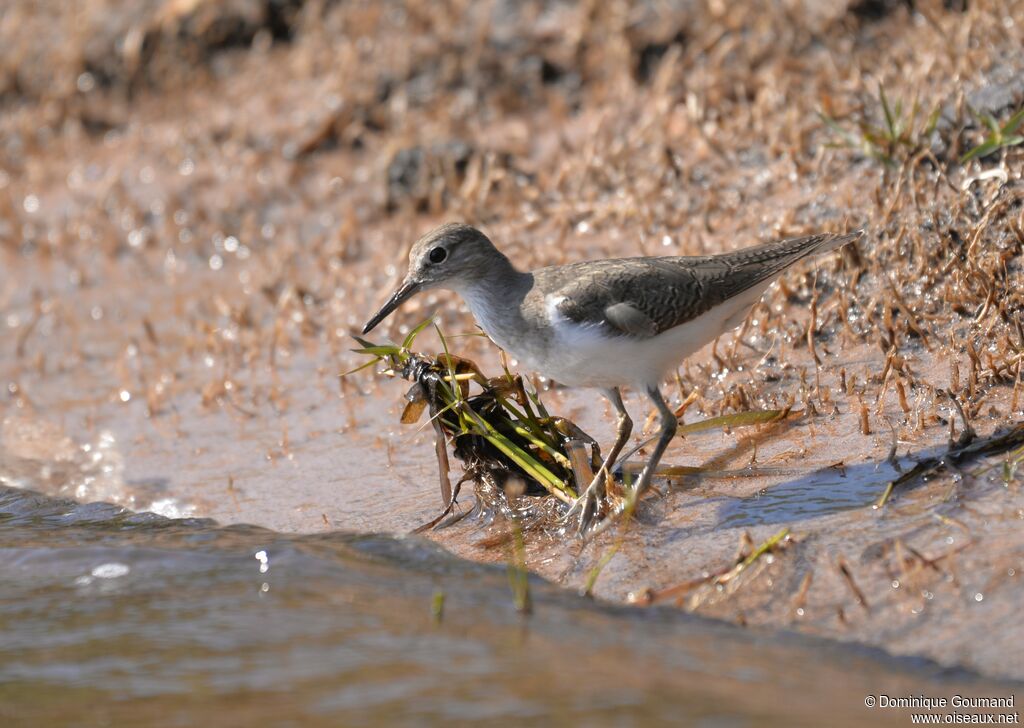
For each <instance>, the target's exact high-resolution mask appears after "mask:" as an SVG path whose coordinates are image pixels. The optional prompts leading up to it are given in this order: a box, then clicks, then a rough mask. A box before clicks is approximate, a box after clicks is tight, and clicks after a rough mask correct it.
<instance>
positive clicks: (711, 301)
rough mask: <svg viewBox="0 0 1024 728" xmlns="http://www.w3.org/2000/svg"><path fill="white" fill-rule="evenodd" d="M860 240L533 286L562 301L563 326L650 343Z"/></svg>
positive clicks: (785, 246)
mask: <svg viewBox="0 0 1024 728" xmlns="http://www.w3.org/2000/svg"><path fill="white" fill-rule="evenodd" d="M859 235H860V233H853V234H851V235H845V236H835V235H808V236H806V237H802V238H791V239H788V240H782V241H778V242H772V243H765V244H764V245H758V246H756V247H753V248H746V249H743V250H738V251H735V252H732V253H723V254H721V255H708V256H699V257H697V256H694V257H682V256H668V257H659V258H622V259H617V260H595V261H587V262H583V263H570V264H569V265H563V266H557V267H553V268H542V269H541V270H539V271H535V272H534V274H533V275H534V279H535V280H536V281H537V287H538V288H540V289H543V290H546V291H548V292H551V293H554V292H557V294H558V295H561V296H564V300H563V301H562V302H561V303H560V304H558V311H559V312H560V313H561V314H562V315H563V316H565V317H566V318H567V319H569V320H570V321H575V322H577V323H581V324H599V323H600V324H604V325H606V326H607V328H608V331H609V333H614V334H622V335H626V336H637V337H650V336H656V335H657V334H660V333H662V332H663V331H667V330H668V329H671V328H674V327H676V326H679V325H680V324H684V323H686V322H687V321H690V320H691V319H695V318H697V317H698V316H700V315H701V314H703V313H706V312H707V311H709V310H710V309H712V308H714V307H715V306H717V305H719V304H721V303H722V302H724V301H726V300H728V299H730V298H732V297H733V296H736V295H738V294H740V293H742V292H743V291H745V290H748V289H749V288H751V287H753V286H755V285H757V284H759V283H762V282H764V281H765V280H770V279H772V278H774V277H775V275H776V274H777V273H780V272H781V271H783V270H785V269H786V268H788V267H789V266H791V265H793V263H795V262H796V261H798V260H800V259H801V258H804V257H806V256H807V255H810V254H812V253H814V252H818V250H819V248H821V247H823V246H828V247H835V246H837V245H843V244H845V243H847V242H849V241H851V240H854V239H856V238H857V237H859Z"/></svg>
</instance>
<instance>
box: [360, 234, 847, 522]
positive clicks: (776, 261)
mask: <svg viewBox="0 0 1024 728" xmlns="http://www.w3.org/2000/svg"><path fill="white" fill-rule="evenodd" d="M863 234H864V231H863V230H856V231H853V232H850V233H845V234H834V233H819V234H815V235H807V236H803V237H795V238H787V239H783V240H775V241H772V242H766V243H762V244H759V245H754V246H752V247H747V248H741V249H738V250H734V251H732V252H725V253H719V254H715V255H701V256H658V257H652V256H645V257H632V258H614V259H599V260H587V261H580V262H574V263H567V264H563V265H554V266H549V267H545V268H539V269H536V270H532V271H526V270H520V269H519V268H517V267H516V266H515V265H514V264H513V263H512V261H511V260H509V258H508V257H507V256H506V255H505V254H504V253H502V252H501V251H500V250H499V249H498V248H497V247H496V246H495V245H494V243H492V242H491V240H490V239H489V238H488V237H487V236H486V235H485V234H484V233H482V232H481V231H480V230H478V229H476V228H474V227H472V226H470V225H466V224H463V223H448V224H445V225H442V226H441V227H438V228H436V229H434V230H432V231H430V232H428V233H427V234H426V235H424V236H423V237H421V238H420V239H419V240H417V241H416V243H415V244H414V245H413V246H412V248H411V250H410V251H409V266H408V272H407V273H406V275H405V278H404V280H403V281H402V283H401V284H400V285H399V286H398V288H397V290H395V292H394V293H393V294H392V295H391V297H390V298H388V299H387V301H386V302H385V303H384V304H383V305H382V306H381V308H380V309H379V310H378V311H377V313H375V314H374V315H373V316H372V317H371V318H370V320H369V321H368V322H367V323H366V325H365V326H364V327H363V334H364V335H365V334H368V333H369V332H370V331H371V330H372V329H373V328H374V327H376V326H377V325H378V324H379V323H380V322H381V321H383V320H384V319H385V318H387V317H388V316H389V315H390V314H391V313H392V312H393V311H395V309H397V308H398V307H399V306H400V305H401V304H402V303H403V302H405V301H407V300H408V299H409V298H411V297H412V296H414V295H416V294H417V293H419V292H421V291H425V290H430V289H438V288H443V289H448V290H452V291H454V292H455V293H457V294H458V295H459V296H461V298H462V299H463V300H464V301H465V302H466V304H467V306H468V307H469V310H470V312H471V313H472V314H473V317H474V318H475V319H476V321H477V323H478V324H479V326H480V328H481V329H482V330H483V332H484V333H485V334H486V335H487V336H488V337H489V338H490V339H491V340H492V341H493V342H494V343H495V344H497V345H498V346H499V347H501V348H502V349H504V350H505V351H506V352H507V353H509V354H511V355H512V356H514V357H515V358H517V359H518V360H520V362H522V363H523V364H525V365H526V366H527V367H528V368H530V369H532V370H533V371H535V372H537V373H539V374H541V375H543V376H545V377H548V378H550V379H552V380H554V381H557V382H559V383H560V384H563V385H566V386H570V387H593V388H599V389H601V390H602V391H603V392H604V394H605V396H606V397H607V399H608V400H609V402H610V403H611V405H612V406H613V407H614V409H615V411H616V414H617V416H618V422H617V427H616V436H615V441H614V443H613V444H612V447H611V449H610V450H608V452H607V454H606V455H605V457H604V458H603V460H602V463H601V467H600V469H599V470H598V472H597V474H596V475H595V476H594V478H593V480H592V481H591V483H590V484H589V486H588V487H587V488H586V490H585V491H584V492H583V493H582V494H581V495H580V497H579V498H578V499H577V501H576V502H575V504H574V505H573V507H572V508H571V509H570V513H573V512H578V513H579V514H580V516H579V524H578V525H579V531H580V532H581V533H583V532H585V531H586V529H587V528H588V525H589V524H590V523H591V521H592V519H593V516H594V514H595V510H596V502H597V499H598V498H599V497H600V494H601V493H602V492H603V488H604V486H605V484H606V482H607V478H608V477H609V473H610V472H611V469H612V468H613V466H614V465H615V462H616V460H617V458H618V457H619V455H620V453H621V452H622V449H623V447H625V445H626V443H627V442H628V441H629V437H630V435H631V433H632V430H633V421H632V419H631V418H630V416H629V412H628V411H627V410H626V407H625V405H624V404H623V400H622V392H621V389H622V388H623V387H631V388H634V389H637V390H639V391H642V392H644V393H645V394H646V395H647V397H648V398H649V399H650V400H651V402H652V403H653V404H654V406H655V408H656V409H657V411H658V413H659V419H660V428H659V432H658V439H657V441H656V444H655V446H654V449H653V450H652V451H651V454H650V456H649V458H648V460H647V463H646V465H645V466H644V468H643V470H642V471H641V473H640V476H639V478H638V479H637V480H636V482H635V484H634V485H633V490H632V494H631V500H632V502H633V503H635V502H636V501H637V499H638V498H639V497H640V496H642V495H643V493H644V492H645V491H646V490H647V489H648V488H649V487H650V483H651V479H652V477H653V475H654V472H655V469H656V468H657V466H658V463H659V461H660V460H661V457H662V455H663V454H664V452H665V449H666V448H667V447H668V445H669V443H670V442H671V441H672V438H673V437H674V436H675V434H676V431H677V428H678V420H677V418H676V415H675V414H674V413H673V411H672V410H671V409H670V408H669V405H668V403H667V402H666V401H665V397H664V395H663V394H662V392H661V388H660V387H661V383H662V382H663V381H664V379H665V378H666V376H667V375H668V374H670V373H671V372H673V371H675V370H676V368H677V367H678V366H679V364H680V363H681V362H682V361H683V360H684V359H686V358H687V357H688V356H690V355H691V354H693V353H694V352H696V351H697V350H699V349H700V348H702V347H703V346H704V345H705V344H708V343H710V342H711V341H713V340H715V339H717V338H718V337H719V336H721V335H722V334H724V333H726V332H727V331H729V330H731V329H733V328H735V327H736V326H738V325H739V324H741V323H742V322H743V321H744V319H746V317H747V314H748V313H749V312H750V310H751V308H752V307H753V306H754V304H755V303H757V302H758V301H759V300H760V298H761V296H762V294H763V293H764V292H765V290H766V289H767V288H768V287H769V286H770V285H771V283H772V282H773V281H774V280H775V279H776V278H778V277H779V276H780V275H781V274H782V273H783V272H784V271H786V270H787V269H788V268H790V267H791V266H793V265H794V264H795V263H797V262H799V261H801V260H804V259H806V258H808V257H811V256H814V255H820V254H823V253H826V252H828V251H832V250H836V249H838V248H840V247H842V246H844V245H847V244H849V243H852V242H854V241H856V240H858V239H860V238H861V236H862V235H863Z"/></svg>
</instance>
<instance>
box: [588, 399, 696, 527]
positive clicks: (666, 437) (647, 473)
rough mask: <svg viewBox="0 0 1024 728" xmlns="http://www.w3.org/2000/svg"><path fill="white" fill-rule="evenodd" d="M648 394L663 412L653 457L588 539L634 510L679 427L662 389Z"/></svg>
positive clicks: (660, 411) (659, 410)
mask: <svg viewBox="0 0 1024 728" xmlns="http://www.w3.org/2000/svg"><path fill="white" fill-rule="evenodd" d="M647 396H648V397H650V398H651V401H652V402H654V405H655V406H656V407H657V408H658V412H659V413H661V429H660V430H659V431H658V443H657V444H656V445H655V446H654V452H652V453H651V457H650V458H649V459H648V460H647V465H645V466H644V469H643V471H642V472H641V473H640V478H639V479H638V480H637V481H636V485H635V486H634V487H633V490H632V492H631V493H630V494H629V496H628V497H627V499H626V501H625V502H624V503H622V504H621V505H620V506H619V507H618V508H616V509H615V512H614V513H612V514H611V515H609V516H608V518H606V519H605V520H604V521H603V522H601V523H600V524H599V525H597V526H595V527H594V528H593V530H592V531H591V532H590V533H589V534H587V538H588V539H594V538H597V537H598V536H599V535H601V534H602V533H604V532H605V531H606V530H607V529H608V528H609V527H610V526H611V525H612V524H613V523H615V521H616V520H617V519H618V517H619V516H621V515H623V514H624V513H626V512H630V511H632V509H633V508H634V507H635V506H636V504H637V501H639V499H640V496H641V495H643V493H644V491H646V490H647V488H648V487H650V485H651V478H653V477H654V471H655V470H657V469H658V463H659V462H660V461H661V456H662V455H664V454H665V450H666V448H668V445H669V443H670V442H672V438H673V437H675V435H676V430H677V429H679V420H678V419H677V418H676V415H675V413H674V412H673V411H672V410H671V409H669V406H668V404H667V403H666V402H665V398H664V397H662V396H661V390H659V389H658V387H657V386H653V387H648V388H647Z"/></svg>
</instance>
